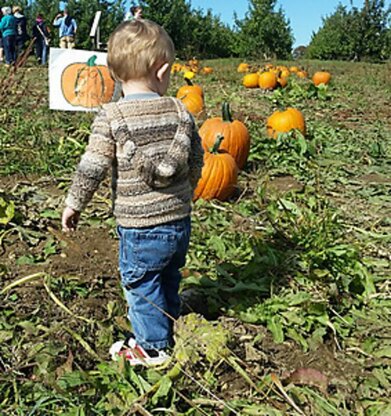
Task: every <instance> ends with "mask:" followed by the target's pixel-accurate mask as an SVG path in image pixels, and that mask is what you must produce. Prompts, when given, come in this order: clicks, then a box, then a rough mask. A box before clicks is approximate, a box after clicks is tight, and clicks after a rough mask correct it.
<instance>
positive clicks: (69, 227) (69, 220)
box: [61, 207, 80, 232]
mask: <svg viewBox="0 0 391 416" xmlns="http://www.w3.org/2000/svg"><path fill="white" fill-rule="evenodd" d="M79 218H80V212H79V211H75V210H74V209H72V208H69V207H66V208H65V209H64V212H63V213H62V221H61V224H62V230H63V231H64V232H69V231H75V230H76V227H77V223H78V222H79Z"/></svg>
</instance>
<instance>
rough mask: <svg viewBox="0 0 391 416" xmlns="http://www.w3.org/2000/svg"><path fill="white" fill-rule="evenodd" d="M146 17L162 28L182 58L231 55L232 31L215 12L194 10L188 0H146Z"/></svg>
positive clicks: (143, 3) (142, 3) (144, 6)
mask: <svg viewBox="0 0 391 416" xmlns="http://www.w3.org/2000/svg"><path fill="white" fill-rule="evenodd" d="M140 4H141V5H142V6H143V9H144V10H143V15H144V16H145V17H146V18H148V19H150V20H153V21H154V22H156V23H159V24H160V25H162V26H163V27H164V28H165V29H166V30H167V33H168V34H169V35H170V36H171V38H172V40H173V42H174V44H175V48H176V50H177V53H178V55H179V56H180V57H181V58H190V57H192V56H197V57H204V58H206V57H224V56H229V55H231V45H232V37H233V32H232V30H231V29H230V28H229V27H228V26H226V25H224V24H223V23H222V22H221V20H220V19H219V18H218V17H216V16H214V15H213V13H212V11H211V10H208V11H207V12H206V13H204V12H203V11H202V10H200V9H198V10H194V9H192V8H191V5H190V2H187V1H186V0H166V1H161V0H144V1H142V2H141V3H140Z"/></svg>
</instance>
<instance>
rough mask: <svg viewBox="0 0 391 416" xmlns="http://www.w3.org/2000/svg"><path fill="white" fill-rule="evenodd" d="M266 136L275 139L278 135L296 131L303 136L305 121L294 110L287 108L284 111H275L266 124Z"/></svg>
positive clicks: (300, 114)
mask: <svg viewBox="0 0 391 416" xmlns="http://www.w3.org/2000/svg"><path fill="white" fill-rule="evenodd" d="M266 128H267V134H268V136H269V137H273V138H274V139H277V137H278V135H279V134H280V133H287V132H289V131H291V130H294V129H297V130H300V131H301V133H303V134H305V130H306V129H305V120H304V117H303V114H302V113H301V112H300V111H299V110H297V109H295V108H288V109H287V110H285V111H275V112H274V113H273V114H272V115H271V116H270V117H269V118H268V119H267V123H266Z"/></svg>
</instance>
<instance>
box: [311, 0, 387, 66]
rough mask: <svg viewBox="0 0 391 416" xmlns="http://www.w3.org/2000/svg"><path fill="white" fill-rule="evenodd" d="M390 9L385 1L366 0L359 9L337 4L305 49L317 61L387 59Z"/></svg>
mask: <svg viewBox="0 0 391 416" xmlns="http://www.w3.org/2000/svg"><path fill="white" fill-rule="evenodd" d="M389 16H390V8H388V9H387V8H386V7H385V2H384V0H366V1H365V4H364V6H363V7H362V9H358V8H356V7H353V8H352V9H351V10H347V8H346V7H344V6H342V5H339V6H338V7H337V9H336V10H335V12H334V13H333V14H332V15H330V16H328V17H326V18H324V19H323V25H322V27H321V28H320V29H319V30H318V32H317V33H314V34H313V35H312V39H311V43H310V45H309V47H308V50H307V56H308V57H309V58H316V59H354V60H361V59H364V58H365V59H371V60H382V59H385V58H387V57H389V52H387V51H389V49H390V46H389V42H390V40H389V36H388V32H389Z"/></svg>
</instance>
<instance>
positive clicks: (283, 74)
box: [280, 68, 291, 78]
mask: <svg viewBox="0 0 391 416" xmlns="http://www.w3.org/2000/svg"><path fill="white" fill-rule="evenodd" d="M290 74H291V73H290V72H289V69H288V68H287V69H282V70H281V73H280V77H281V78H288V77H289V75H290Z"/></svg>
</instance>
